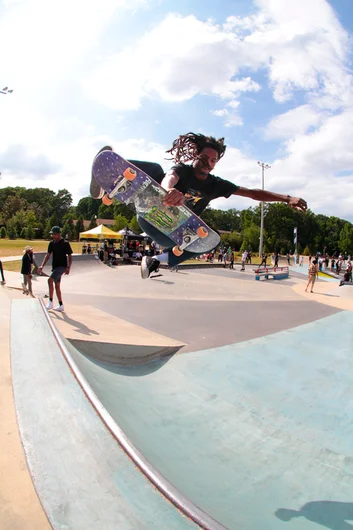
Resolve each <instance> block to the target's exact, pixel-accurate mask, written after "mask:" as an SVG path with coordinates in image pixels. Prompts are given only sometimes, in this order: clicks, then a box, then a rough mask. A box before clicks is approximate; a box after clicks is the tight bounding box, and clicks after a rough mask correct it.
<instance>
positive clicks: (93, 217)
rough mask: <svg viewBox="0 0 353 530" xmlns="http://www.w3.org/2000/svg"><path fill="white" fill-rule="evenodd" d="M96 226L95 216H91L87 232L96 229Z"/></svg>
mask: <svg viewBox="0 0 353 530" xmlns="http://www.w3.org/2000/svg"><path fill="white" fill-rule="evenodd" d="M96 226H97V216H96V215H92V217H91V220H90V222H89V225H88V230H92V228H96Z"/></svg>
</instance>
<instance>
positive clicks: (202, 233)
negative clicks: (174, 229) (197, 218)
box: [196, 226, 208, 239]
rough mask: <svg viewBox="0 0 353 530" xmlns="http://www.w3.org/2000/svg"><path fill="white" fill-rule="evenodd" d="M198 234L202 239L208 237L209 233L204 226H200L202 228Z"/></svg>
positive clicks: (198, 230)
mask: <svg viewBox="0 0 353 530" xmlns="http://www.w3.org/2000/svg"><path fill="white" fill-rule="evenodd" d="M196 233H197V235H198V236H199V237H201V239H203V238H204V237H207V236H208V231H207V230H206V228H205V227H204V226H200V228H198V229H197V232H196Z"/></svg>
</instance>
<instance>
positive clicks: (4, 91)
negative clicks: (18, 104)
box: [0, 86, 13, 95]
mask: <svg viewBox="0 0 353 530" xmlns="http://www.w3.org/2000/svg"><path fill="white" fill-rule="evenodd" d="M12 92H13V90H12V89H11V90H9V87H7V86H6V87H5V88H3V89H2V90H0V94H5V95H6V94H12Z"/></svg>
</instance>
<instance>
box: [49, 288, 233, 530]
mask: <svg viewBox="0 0 353 530" xmlns="http://www.w3.org/2000/svg"><path fill="white" fill-rule="evenodd" d="M39 303H40V305H41V307H42V309H43V313H44V315H45V317H46V319H47V322H48V324H49V326H50V329H51V331H52V333H53V335H54V338H55V340H56V342H57V344H58V346H59V348H60V351H61V353H62V354H63V356H64V358H65V360H66V362H67V364H68V365H69V367H70V370H71V372H72V373H73V375H74V376H75V378H76V380H77V381H78V383H79V385H80V386H81V388H82V390H83V391H84V393H85V395H86V397H87V399H88V400H89V402H90V403H91V405H92V406H93V408H94V409H95V411H96V412H97V414H98V415H99V417H100V418H101V419H102V421H103V422H104V424H105V425H106V427H107V428H108V429H109V431H110V432H111V434H112V436H113V437H114V438H115V440H116V441H117V442H118V443H119V445H120V446H121V447H122V449H123V450H124V451H125V453H126V454H127V455H128V456H129V458H131V460H132V461H133V462H134V464H135V465H136V466H137V467H138V468H139V469H140V470H141V471H142V473H143V474H144V475H145V476H146V477H147V478H148V480H149V481H150V482H152V484H153V485H154V486H155V487H156V488H157V489H158V490H159V491H160V492H161V493H162V495H164V496H165V497H166V498H167V499H168V500H169V501H170V502H171V503H172V504H174V506H175V507H176V508H177V509H178V510H180V511H181V512H182V513H183V514H184V515H186V516H187V517H188V518H189V519H191V521H193V522H194V523H196V524H198V525H199V526H200V527H201V528H203V529H204V530H228V529H227V528H226V527H225V526H223V525H222V524H221V523H219V522H218V521H216V520H215V519H213V518H212V517H211V516H210V515H209V514H207V513H206V512H204V511H203V510H202V509H201V508H199V507H198V506H197V505H196V504H194V503H193V502H191V501H190V500H189V499H188V498H187V497H185V496H184V495H183V494H182V493H181V492H180V491H179V490H178V489H177V488H175V487H174V486H173V484H171V483H170V482H169V481H168V480H167V479H166V478H165V477H164V476H163V475H161V474H160V473H159V472H158V471H157V470H156V469H155V468H154V467H153V465H152V464H151V463H150V462H149V461H148V460H147V458H145V456H144V455H143V454H142V453H141V452H140V451H139V450H138V449H137V448H136V447H135V446H134V445H133V444H132V442H131V441H130V440H129V438H128V437H127V436H126V434H125V433H124V431H123V430H122V429H121V428H120V427H119V426H118V424H117V423H116V422H115V420H114V419H113V418H112V416H111V415H110V414H109V412H108V411H107V410H106V408H105V407H104V406H103V404H102V403H101V401H100V400H99V399H98V397H97V395H96V394H95V393H94V391H93V390H92V388H91V386H90V385H89V383H88V381H87V380H86V378H85V377H84V376H83V374H82V373H81V371H80V370H79V368H78V367H77V365H76V363H75V361H74V360H73V359H72V357H71V355H70V353H69V351H68V349H67V347H66V345H65V343H64V341H63V340H62V338H61V336H60V334H59V332H58V331H57V329H56V328H55V326H54V324H53V322H52V320H51V318H50V316H49V313H48V311H47V309H46V307H45V305H44V302H43V300H42V299H41V298H39Z"/></svg>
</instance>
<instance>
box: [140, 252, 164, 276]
mask: <svg viewBox="0 0 353 530" xmlns="http://www.w3.org/2000/svg"><path fill="white" fill-rule="evenodd" d="M159 266H160V261H159V260H158V259H155V258H150V257H149V256H143V258H142V261H141V278H142V279H143V280H146V279H147V278H149V276H150V274H151V273H152V272H158V270H159Z"/></svg>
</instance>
